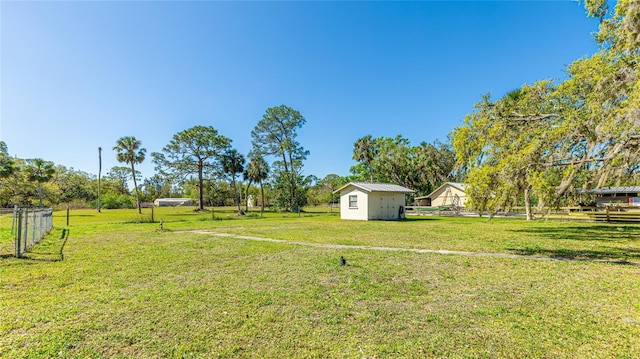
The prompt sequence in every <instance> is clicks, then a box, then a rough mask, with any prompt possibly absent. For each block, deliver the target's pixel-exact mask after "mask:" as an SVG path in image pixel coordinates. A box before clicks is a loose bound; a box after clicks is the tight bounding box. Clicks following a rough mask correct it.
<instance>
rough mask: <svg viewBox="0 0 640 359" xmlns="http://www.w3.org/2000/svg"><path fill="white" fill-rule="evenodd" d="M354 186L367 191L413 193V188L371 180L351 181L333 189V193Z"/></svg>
mask: <svg viewBox="0 0 640 359" xmlns="http://www.w3.org/2000/svg"><path fill="white" fill-rule="evenodd" d="M349 186H354V187H357V188H359V189H361V190H363V191H366V192H394V193H413V192H414V191H413V190H412V189H409V188H406V187H402V186H400V185H397V184H392V183H370V182H349V183H347V184H346V185H344V186H342V187H340V188H338V189H337V190H335V191H333V193H339V192H341V191H342V190H343V189H345V188H347V187H349Z"/></svg>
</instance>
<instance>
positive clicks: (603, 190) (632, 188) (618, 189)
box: [593, 186, 640, 194]
mask: <svg viewBox="0 0 640 359" xmlns="http://www.w3.org/2000/svg"><path fill="white" fill-rule="evenodd" d="M593 192H594V193H596V194H616V193H639V192H640V186H629V187H600V188H596V189H594V190H593Z"/></svg>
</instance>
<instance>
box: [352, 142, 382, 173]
mask: <svg viewBox="0 0 640 359" xmlns="http://www.w3.org/2000/svg"><path fill="white" fill-rule="evenodd" d="M377 153H378V146H377V144H376V141H375V140H374V139H373V138H372V137H371V135H366V136H364V137H362V138H360V139H358V140H357V141H356V143H354V144H353V159H354V160H356V161H364V162H365V163H366V164H367V167H369V175H370V176H371V182H373V177H374V176H373V160H374V159H375V157H376V154H377Z"/></svg>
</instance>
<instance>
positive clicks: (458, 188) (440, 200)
mask: <svg viewBox="0 0 640 359" xmlns="http://www.w3.org/2000/svg"><path fill="white" fill-rule="evenodd" d="M466 189H467V185H465V184H463V183H458V182H446V183H445V184H443V185H442V186H440V187H438V188H436V189H435V190H434V191H433V192H431V193H429V194H428V195H426V196H422V197H416V198H415V201H416V203H417V204H418V205H419V206H431V207H439V206H451V205H456V206H458V207H464V205H465V203H466V201H467V195H466V193H465V191H466Z"/></svg>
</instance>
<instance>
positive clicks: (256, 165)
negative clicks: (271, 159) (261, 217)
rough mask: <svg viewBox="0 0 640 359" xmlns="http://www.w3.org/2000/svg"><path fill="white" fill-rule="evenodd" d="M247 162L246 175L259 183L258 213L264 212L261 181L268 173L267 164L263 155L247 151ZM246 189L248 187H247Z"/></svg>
mask: <svg viewBox="0 0 640 359" xmlns="http://www.w3.org/2000/svg"><path fill="white" fill-rule="evenodd" d="M249 158H250V159H251V160H250V161H249V164H248V165H247V171H246V177H247V178H248V179H249V180H251V181H254V182H257V183H260V198H261V199H262V200H261V201H260V202H261V209H260V214H262V213H263V212H264V187H263V186H262V181H264V180H265V179H267V176H268V175H269V165H267V161H265V160H264V157H262V155H260V154H259V153H255V152H252V153H249ZM247 191H248V188H247Z"/></svg>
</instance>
